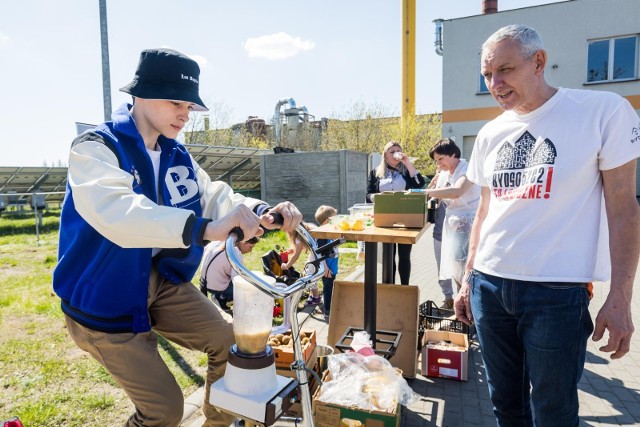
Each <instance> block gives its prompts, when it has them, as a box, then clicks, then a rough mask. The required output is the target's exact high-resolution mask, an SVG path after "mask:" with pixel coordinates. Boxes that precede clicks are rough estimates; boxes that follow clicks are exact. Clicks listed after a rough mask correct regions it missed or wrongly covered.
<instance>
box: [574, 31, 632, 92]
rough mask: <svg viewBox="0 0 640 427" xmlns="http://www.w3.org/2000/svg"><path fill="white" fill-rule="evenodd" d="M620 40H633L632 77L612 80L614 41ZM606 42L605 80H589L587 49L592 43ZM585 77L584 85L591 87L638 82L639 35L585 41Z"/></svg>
mask: <svg viewBox="0 0 640 427" xmlns="http://www.w3.org/2000/svg"><path fill="white" fill-rule="evenodd" d="M621 39H635V57H634V58H633V68H634V69H633V76H631V77H624V78H619V79H616V78H614V77H613V76H614V71H615V70H614V67H615V61H614V59H615V54H616V52H615V47H616V40H621ZM602 41H607V42H608V52H607V53H608V56H607V79H606V80H591V81H590V80H589V48H590V47H591V45H592V44H593V43H597V42H602ZM586 50H587V52H586V59H587V61H586V67H585V68H586V73H585V74H586V75H585V82H584V84H585V85H593V84H603V83H617V82H627V81H633V80H638V79H639V78H640V53H639V51H640V35H639V34H625V35H620V36H614V37H603V38H597V39H591V40H587V45H586Z"/></svg>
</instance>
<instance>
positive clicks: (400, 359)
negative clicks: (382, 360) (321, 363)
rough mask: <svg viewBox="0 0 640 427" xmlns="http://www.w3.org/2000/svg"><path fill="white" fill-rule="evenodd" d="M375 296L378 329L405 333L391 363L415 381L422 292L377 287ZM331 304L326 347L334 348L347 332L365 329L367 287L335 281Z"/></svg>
mask: <svg viewBox="0 0 640 427" xmlns="http://www.w3.org/2000/svg"><path fill="white" fill-rule="evenodd" d="M376 292H377V302H376V329H378V330H388V331H395V332H402V338H401V339H400V344H399V345H398V350H397V351H396V354H395V355H394V356H393V357H392V358H391V359H389V362H390V363H391V365H392V366H394V367H396V368H400V369H402V375H403V376H404V377H405V378H415V376H416V371H417V356H418V352H417V348H418V305H419V304H420V289H419V288H418V287H417V286H398V285H384V284H378V285H377V288H376ZM331 301H332V302H331V307H332V309H331V321H330V322H329V331H328V334H327V344H328V345H330V346H331V347H334V348H335V346H336V343H337V342H338V341H339V340H340V338H341V337H342V335H343V334H344V333H345V331H346V329H347V328H349V327H356V328H363V327H364V284H362V283H361V282H346V281H341V280H336V281H335V283H334V284H333V299H332V300H331ZM338 351H339V350H337V349H336V352H338Z"/></svg>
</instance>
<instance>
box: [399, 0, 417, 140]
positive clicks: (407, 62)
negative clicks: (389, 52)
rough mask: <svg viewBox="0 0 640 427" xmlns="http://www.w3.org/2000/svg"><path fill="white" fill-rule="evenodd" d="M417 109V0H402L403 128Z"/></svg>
mask: <svg viewBox="0 0 640 427" xmlns="http://www.w3.org/2000/svg"><path fill="white" fill-rule="evenodd" d="M415 111H416V0H402V128H403V129H404V126H405V124H406V123H405V121H406V119H407V118H408V117H410V116H413V115H415Z"/></svg>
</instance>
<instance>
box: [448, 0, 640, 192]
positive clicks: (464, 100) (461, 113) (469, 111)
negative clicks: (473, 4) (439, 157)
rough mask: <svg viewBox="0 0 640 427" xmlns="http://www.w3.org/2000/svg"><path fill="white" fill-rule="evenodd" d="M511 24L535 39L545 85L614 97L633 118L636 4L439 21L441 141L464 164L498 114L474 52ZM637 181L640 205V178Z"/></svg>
mask: <svg viewBox="0 0 640 427" xmlns="http://www.w3.org/2000/svg"><path fill="white" fill-rule="evenodd" d="M509 24H524V25H528V26H530V27H533V28H535V29H536V30H537V31H538V32H539V33H540V35H541V36H542V39H543V41H544V44H545V49H546V50H547V53H548V62H547V68H546V70H545V77H546V80H547V82H548V83H549V84H551V85H553V86H560V87H567V88H576V89H593V90H605V91H610V92H616V93H618V94H620V95H622V96H624V97H625V98H626V99H628V100H629V102H631V105H633V107H634V108H635V109H636V112H639V110H640V60H639V56H640V55H639V53H638V52H639V50H640V45H639V39H640V0H568V1H564V2H559V3H552V4H546V5H540V6H532V7H526V8H521V9H515V10H509V11H504V12H498V13H490V14H483V15H476V16H469V17H465V18H457V19H451V20H444V21H443V46H442V50H443V52H442V57H443V70H442V71H443V72H442V74H443V89H442V136H443V137H454V138H455V140H456V142H457V144H458V145H459V146H460V147H461V149H462V153H463V157H465V158H467V159H468V158H469V156H470V155H471V150H472V149H473V143H474V141H475V137H476V135H477V133H478V131H479V130H480V128H481V127H482V126H483V125H484V124H485V123H487V122H488V121H489V120H491V119H493V118H495V117H496V116H498V115H499V114H500V112H501V110H500V108H499V107H498V106H497V103H496V101H495V100H494V99H493V98H492V97H491V95H490V94H489V93H488V92H487V89H486V86H484V81H483V79H482V76H481V75H480V49H481V45H482V43H483V42H484V40H486V39H487V37H489V36H490V35H491V34H492V33H493V32H495V31H496V30H497V29H499V28H501V27H503V26H505V25H509ZM638 167H639V169H640V164H639V165H638ZM637 181H638V182H637V185H636V188H637V190H636V191H637V194H638V196H639V197H640V170H639V171H638V174H637Z"/></svg>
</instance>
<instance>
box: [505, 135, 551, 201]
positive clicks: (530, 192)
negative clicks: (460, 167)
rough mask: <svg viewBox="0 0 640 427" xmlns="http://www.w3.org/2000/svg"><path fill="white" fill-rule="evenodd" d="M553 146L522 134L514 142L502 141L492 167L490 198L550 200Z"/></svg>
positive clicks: (546, 141)
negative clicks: (491, 196) (491, 193)
mask: <svg viewBox="0 0 640 427" xmlns="http://www.w3.org/2000/svg"><path fill="white" fill-rule="evenodd" d="M557 155H558V153H557V152H556V147H555V145H553V142H551V141H550V140H549V139H545V140H543V141H536V139H535V138H534V137H533V135H531V134H530V133H529V132H526V131H525V132H524V133H523V134H522V136H520V138H518V139H517V140H516V141H515V143H513V144H512V143H511V142H509V141H505V142H504V144H503V145H502V147H500V149H499V150H498V154H497V157H496V163H495V165H494V167H493V179H492V182H493V185H492V191H493V195H494V196H495V197H496V198H498V199H502V200H511V199H542V198H544V199H548V198H549V197H551V190H552V188H551V182H552V178H553V165H554V164H555V161H556V156H557Z"/></svg>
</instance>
